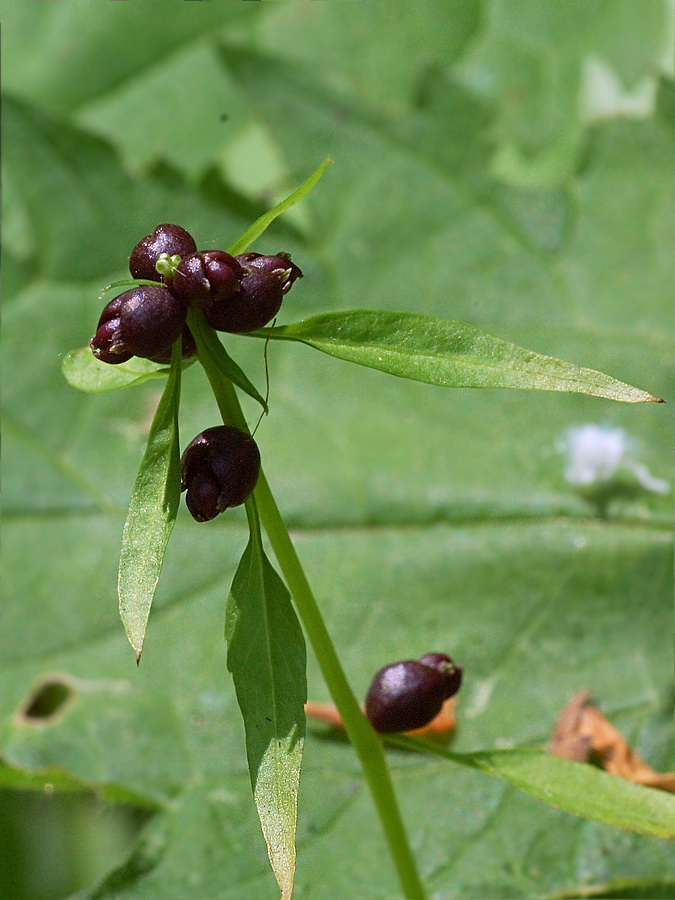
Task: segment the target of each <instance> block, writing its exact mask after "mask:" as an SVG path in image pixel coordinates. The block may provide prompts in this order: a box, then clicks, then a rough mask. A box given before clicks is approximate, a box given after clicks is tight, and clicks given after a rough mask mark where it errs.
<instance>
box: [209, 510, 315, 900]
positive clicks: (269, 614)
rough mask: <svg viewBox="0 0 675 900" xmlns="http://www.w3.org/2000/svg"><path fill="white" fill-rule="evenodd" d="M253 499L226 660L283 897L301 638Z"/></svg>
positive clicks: (300, 716)
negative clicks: (266, 547)
mask: <svg viewBox="0 0 675 900" xmlns="http://www.w3.org/2000/svg"><path fill="white" fill-rule="evenodd" d="M253 502H254V501H252V500H251V501H248V504H247V510H248V512H249V522H250V523H251V537H250V540H249V544H248V546H247V547H246V550H245V551H244V555H243V556H242V559H241V562H240V563H239V567H238V569H237V572H236V574H235V576H234V581H233V582H232V591H231V593H230V597H229V600H228V605H227V620H226V637H227V641H228V654H227V666H228V669H229V670H230V671H231V672H232V676H233V678H234V684H235V688H236V692H237V700H238V701H239V706H240V708H241V711H242V715H243V718H244V727H245V730H246V752H247V756H248V767H249V772H250V776H251V785H252V788H253V797H254V800H255V804H256V807H257V809H258V816H259V817H260V824H261V826H262V831H263V835H264V837H265V842H266V844H267V852H268V854H269V858H270V863H271V865H272V869H273V871H274V875H275V877H276V879H277V882H278V884H279V889H280V891H281V897H282V900H290V897H291V895H292V893H293V883H294V878H295V832H296V824H297V796H298V785H299V780H300V766H301V763H302V750H303V744H304V739H305V714H304V703H305V700H306V699H307V686H306V678H305V662H306V658H305V642H304V638H303V635H302V629H301V628H300V624H299V622H298V620H297V617H296V615H295V611H294V609H293V606H292V604H291V599H290V596H289V593H288V591H287V589H286V587H285V585H284V583H283V582H282V580H281V578H280V577H279V576H278V575H277V573H276V572H275V571H274V569H273V568H272V565H271V563H270V562H269V560H268V559H267V557H266V556H265V552H264V550H263V547H262V542H261V538H260V528H259V525H258V522H257V512H256V511H255V508H254V507H253V508H252V504H253Z"/></svg>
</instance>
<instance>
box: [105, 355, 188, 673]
mask: <svg viewBox="0 0 675 900" xmlns="http://www.w3.org/2000/svg"><path fill="white" fill-rule="evenodd" d="M180 346H181V342H180V341H177V342H176V343H175V344H174V347H173V354H172V360H171V372H170V375H169V378H168V380H167V383H166V387H165V388H164V393H163V394H162V399H161V400H160V401H159V405H158V407H157V411H156V413H155V417H154V419H153V422H152V426H151V428H150V435H149V437H148V445H147V447H146V450H145V455H144V456H143V461H142V462H141V466H140V468H139V470H138V475H137V476H136V482H135V484H134V489H133V491H132V494H131V499H130V501H129V512H128V515H127V521H126V524H125V526H124V532H123V534H122V552H121V554H120V567H119V576H118V581H117V589H118V594H119V609H120V616H121V617H122V623H123V624H124V630H125V631H126V633H127V637H128V638H129V643H130V644H131V646H132V647H133V648H134V650H135V651H136V662H139V661H140V658H141V653H142V652H143V643H144V641H145V631H146V628H147V624H148V617H149V615H150V607H151V606H152V598H153V596H154V593H155V588H156V587H157V582H158V580H159V574H160V572H161V570H162V563H163V561H164V552H165V550H166V547H167V544H168V542H169V538H170V536H171V532H172V530H173V526H174V522H175V520H176V514H177V512H178V501H179V499H180V450H179V445H178V406H179V402H180V381H181V364H180V359H181V350H180Z"/></svg>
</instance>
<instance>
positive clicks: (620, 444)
mask: <svg viewBox="0 0 675 900" xmlns="http://www.w3.org/2000/svg"><path fill="white" fill-rule="evenodd" d="M556 448H557V450H559V451H560V452H561V453H563V454H564V455H565V457H566V459H567V467H566V469H565V478H566V479H567V481H568V482H569V483H570V484H572V485H574V486H575V487H577V488H582V489H583V488H593V487H597V486H599V485H602V484H607V483H608V482H612V481H615V480H617V479H618V478H619V477H620V476H622V475H623V476H625V475H626V473H628V475H629V476H632V479H631V480H634V481H635V483H636V485H638V486H639V487H641V488H643V489H644V490H645V491H652V492H653V493H656V494H665V493H667V491H668V482H666V481H663V480H662V479H660V478H655V477H654V476H653V475H652V474H651V473H650V471H649V469H648V468H647V466H645V465H644V464H643V463H640V462H638V461H637V459H636V458H635V453H636V446H635V442H634V441H633V440H632V439H631V438H630V437H629V435H628V434H627V433H626V432H625V431H624V429H623V428H613V427H612V426H610V425H579V426H576V427H574V428H568V429H567V431H566V432H565V433H564V434H563V436H562V438H561V439H560V441H558V442H557V444H556Z"/></svg>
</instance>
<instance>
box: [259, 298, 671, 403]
mask: <svg viewBox="0 0 675 900" xmlns="http://www.w3.org/2000/svg"><path fill="white" fill-rule="evenodd" d="M268 334H269V336H270V337H271V338H272V339H276V340H288V341H301V342H302V343H303V344H309V346H310V347H314V348H316V349H317V350H321V351H323V352H324V353H328V354H329V355H330V356H336V357H337V358H338V359H344V360H347V361H348V362H353V363H358V364H359V365H361V366H368V367H369V368H371V369H380V370H381V371H382V372H388V373H389V374H390V375H398V376H399V377H401V378H410V379H411V380H413V381H423V382H426V383H427V384H436V385H441V386H443V387H464V388H467V387H470V388H517V389H521V390H536V391H569V392H573V393H577V394H589V395H590V396H592V397H604V398H606V399H608V400H620V401H623V402H624V403H645V402H647V401H654V402H659V401H658V398H656V397H652V396H651V394H648V393H647V392H646V391H641V390H639V389H638V388H635V387H631V386H630V385H628V384H624V383H623V382H621V381H617V380H616V379H615V378H612V377H611V376H609V375H604V374H603V373H602V372H596V371H595V370H594V369H585V368H581V367H580V366H575V365H573V364H572V363H567V362H564V361H563V360H561V359H555V358H554V357H551V356H543V355H542V354H540V353H535V352H534V351H532V350H526V349H525V348H523V347H518V346H517V345H516V344H511V343H510V342H509V341H504V340H502V339H501V338H498V337H494V336H493V335H491V334H488V333H487V332H485V331H481V329H480V328H476V327H475V326H473V325H466V324H464V323H463V322H453V321H450V320H447V319H437V318H434V317H432V316H423V315H419V314H418V313H406V312H379V311H377V310H368V309H353V310H348V311H346V312H338V313H326V314H325V315H322V316H314V317H312V318H311V319H305V320H304V321H303V322H297V323H295V324H293V325H282V326H279V327H278V328H274V329H273V330H272V331H271V332H265V333H263V332H257V333H256V335H257V336H258V337H263V336H264V337H267V335H268Z"/></svg>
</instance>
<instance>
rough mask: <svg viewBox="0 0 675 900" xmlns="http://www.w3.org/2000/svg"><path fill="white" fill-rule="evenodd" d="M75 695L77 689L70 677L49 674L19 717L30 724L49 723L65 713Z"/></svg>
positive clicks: (22, 709)
mask: <svg viewBox="0 0 675 900" xmlns="http://www.w3.org/2000/svg"><path fill="white" fill-rule="evenodd" d="M74 696H75V689H74V686H73V683H72V681H71V679H70V678H68V677H67V676H65V675H48V676H47V677H45V678H44V679H43V680H42V682H41V683H40V684H38V685H37V687H36V688H35V689H34V690H33V692H32V693H31V694H30V696H29V697H28V699H27V700H26V702H25V703H24V705H23V707H22V708H21V711H20V712H19V716H18V718H19V720H20V721H22V722H25V723H28V724H29V725H47V724H49V723H52V722H54V720H55V719H57V718H59V717H60V716H61V715H62V714H63V712H64V710H65V709H66V708H67V707H68V706H69V705H70V703H71V702H72V700H73V698H74Z"/></svg>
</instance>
